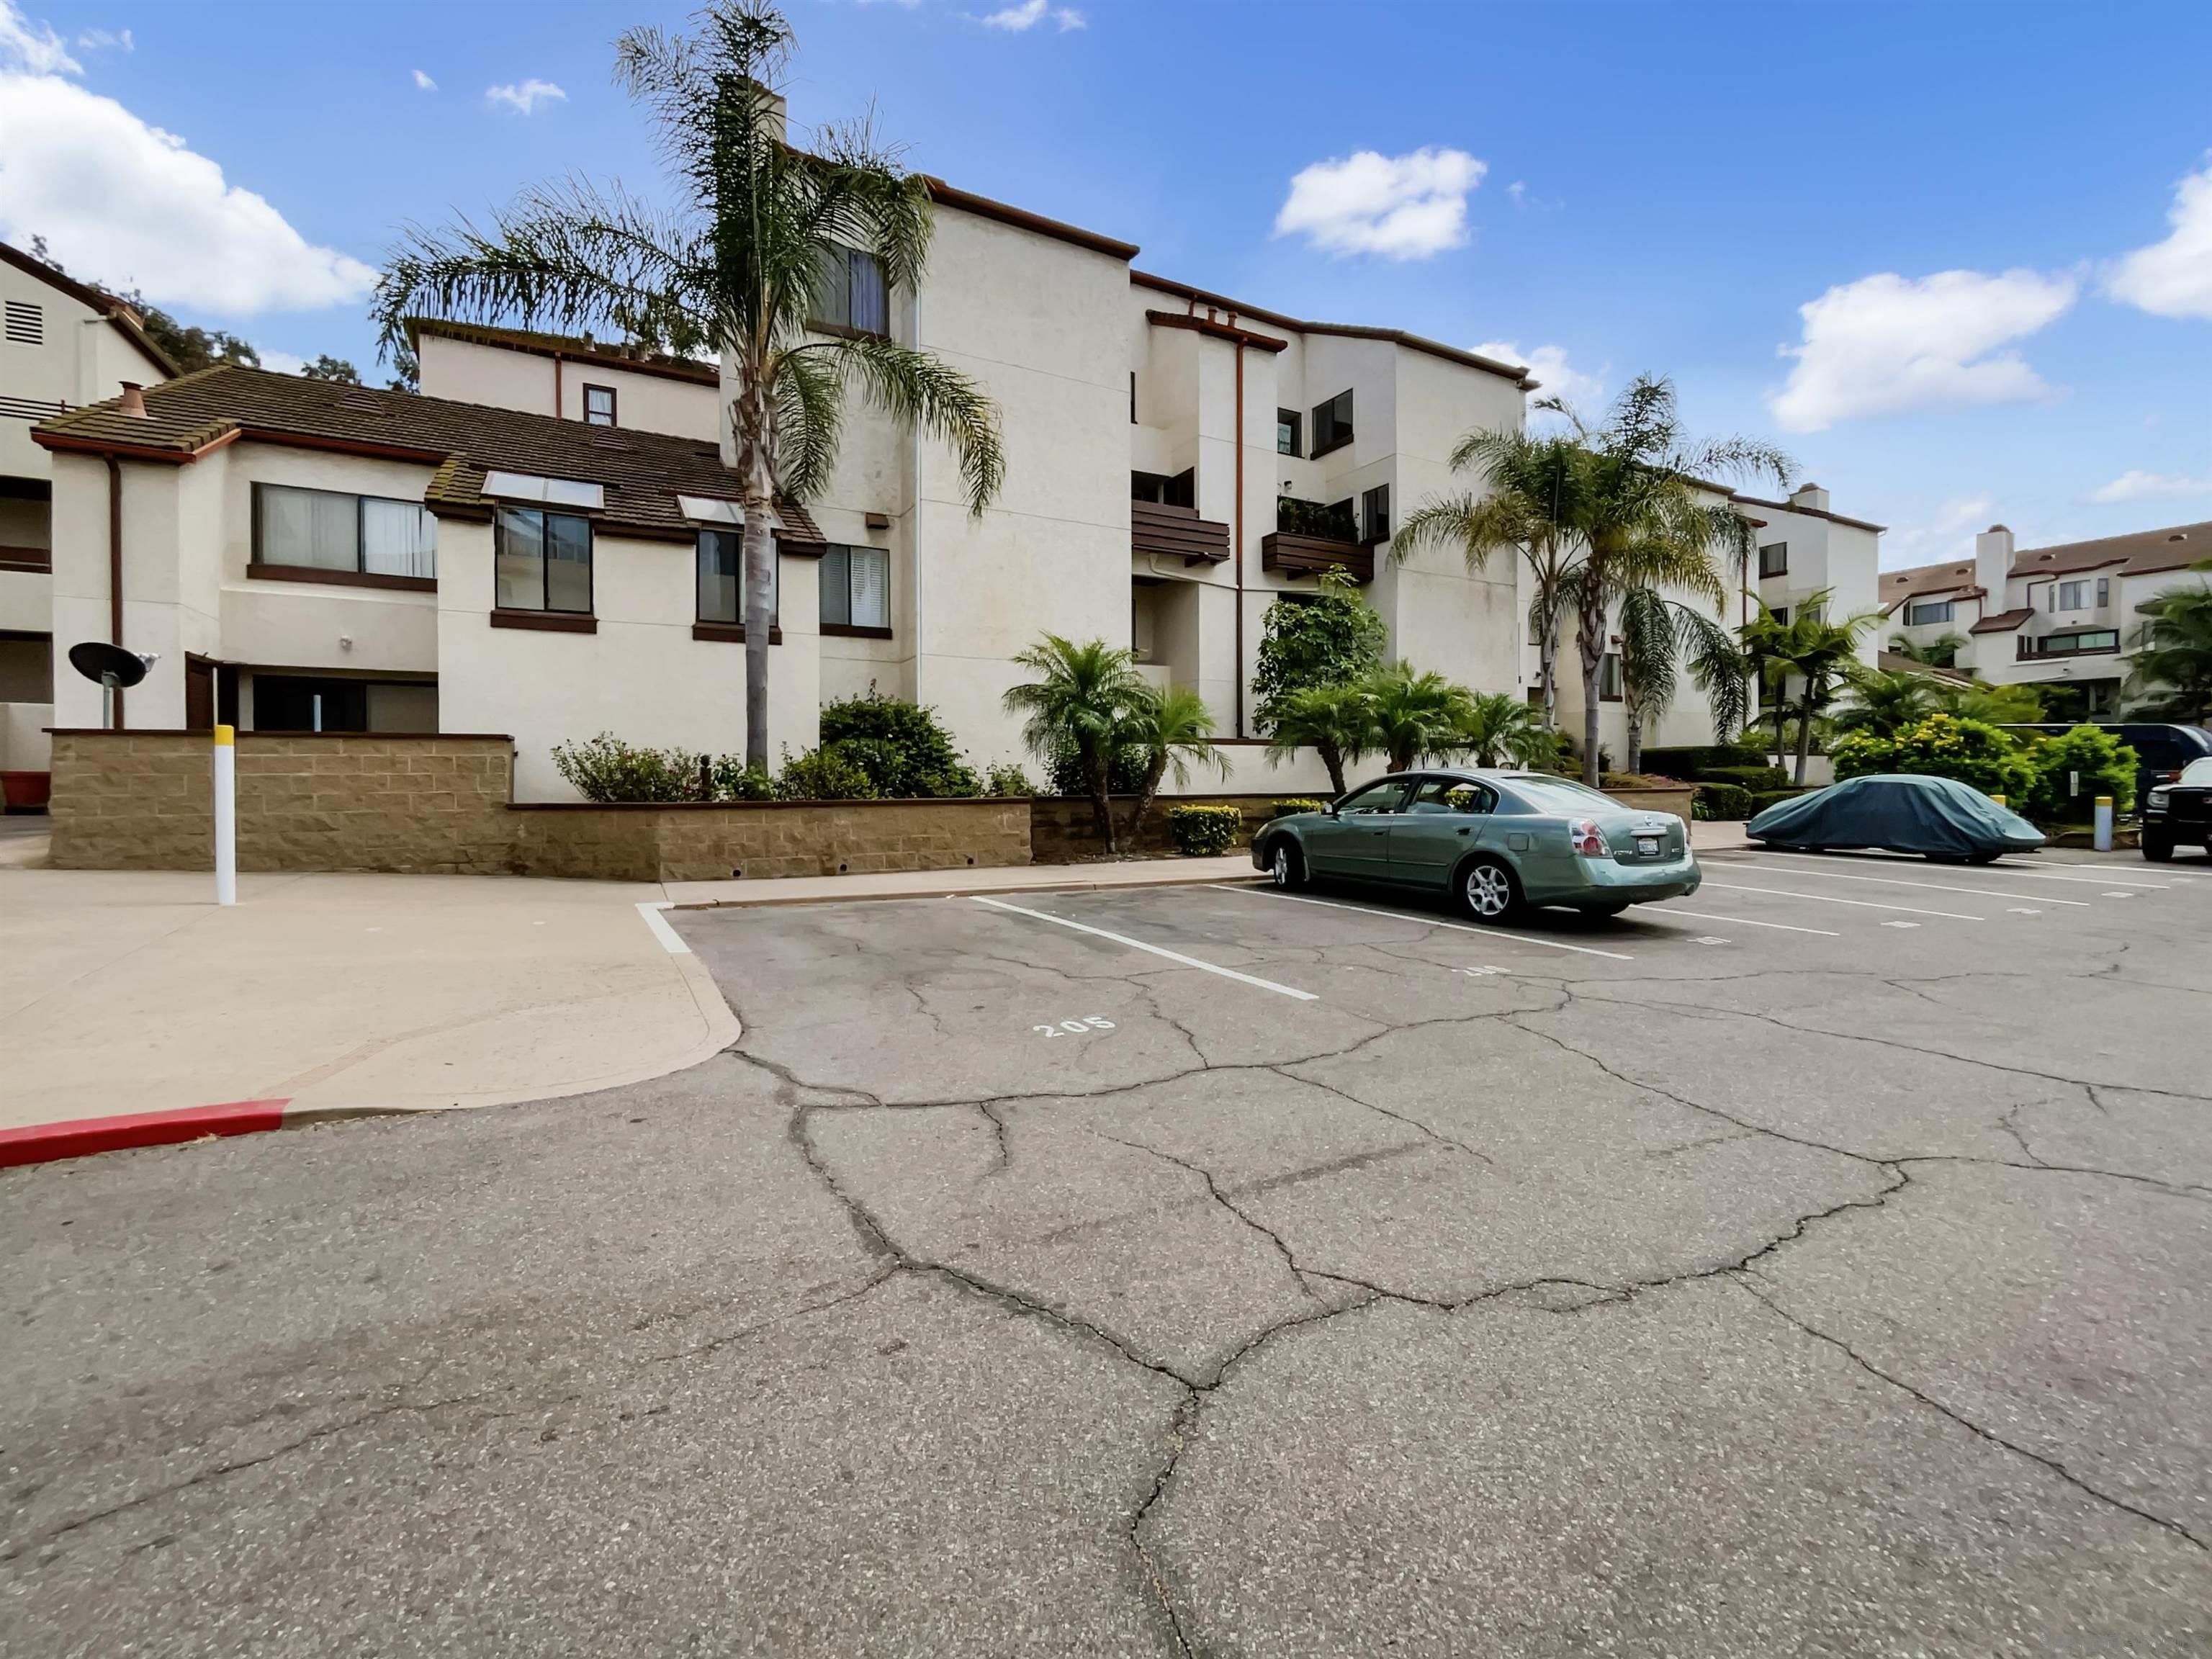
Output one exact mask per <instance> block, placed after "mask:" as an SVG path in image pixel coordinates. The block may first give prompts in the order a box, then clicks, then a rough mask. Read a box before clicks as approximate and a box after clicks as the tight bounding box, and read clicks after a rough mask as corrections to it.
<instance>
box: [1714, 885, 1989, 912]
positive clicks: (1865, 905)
mask: <svg viewBox="0 0 2212 1659" xmlns="http://www.w3.org/2000/svg"><path fill="white" fill-rule="evenodd" d="M1705 885H1706V886H1708V887H1720V888H1725V889H1726V890H1728V891H1729V892H1731V893H1765V894H1766V895H1767V896H1769V897H1771V898H1799V899H1810V900H1812V901H1813V902H1814V903H1815V904H1848V905H1850V906H1851V907H1852V908H1855V909H1859V910H1897V911H1901V912H1903V913H1904V914H1905V915H1908V916H1941V917H1942V918H1943V920H1944V921H1981V920H1983V918H1981V917H1980V916H1962V915H1960V914H1959V913H1958V912H1957V911H1955V910H1921V909H1916V908H1914V907H1912V906H1911V905H1910V904H1876V903H1875V902H1874V901H1873V900H1871V899H1847V898H1837V897H1836V896H1833V895H1832V894H1829V893H1793V892H1790V890H1788V889H1786V888H1782V887H1745V886H1742V885H1741V884H1738V883H1736V882H1733V881H1714V880H1712V879H1711V878H1708V879H1707V880H1706V882H1705Z"/></svg>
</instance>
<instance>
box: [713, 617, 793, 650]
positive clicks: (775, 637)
mask: <svg viewBox="0 0 2212 1659" xmlns="http://www.w3.org/2000/svg"><path fill="white" fill-rule="evenodd" d="M691 637H692V638H693V639H695V640H724V641H728V642H730V643H731V644H733V645H743V644H744V642H745V625H744V623H714V622H695V623H692V624H691ZM768 642H769V644H770V645H781V644H782V643H783V629H781V628H770V629H769V630H768Z"/></svg>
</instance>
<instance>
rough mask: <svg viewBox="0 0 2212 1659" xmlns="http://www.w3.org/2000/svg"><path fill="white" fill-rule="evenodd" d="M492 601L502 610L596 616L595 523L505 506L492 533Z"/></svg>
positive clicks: (530, 509) (564, 514) (567, 515)
mask: <svg viewBox="0 0 2212 1659" xmlns="http://www.w3.org/2000/svg"><path fill="white" fill-rule="evenodd" d="M494 538H495V546H494V558H493V564H494V568H495V573H496V574H495V590H496V591H495V595H494V599H493V603H494V604H495V605H497V606H498V607H499V608H500V609H501V611H558V612H562V613H563V614H565V615H568V616H576V617H588V616H590V615H591V614H592V521H591V520H589V519H580V518H578V517H576V516H575V515H574V513H547V512H544V511H542V510H540V509H539V508H538V507H501V508H500V510H499V520H498V522H497V525H496V526H495V531H494Z"/></svg>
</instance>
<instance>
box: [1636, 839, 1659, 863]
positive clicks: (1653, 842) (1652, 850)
mask: <svg viewBox="0 0 2212 1659" xmlns="http://www.w3.org/2000/svg"><path fill="white" fill-rule="evenodd" d="M1636 851H1637V854H1638V856H1639V857H1642V858H1647V859H1656V858H1657V857H1658V856H1659V837H1658V836H1638V837H1637V838H1636Z"/></svg>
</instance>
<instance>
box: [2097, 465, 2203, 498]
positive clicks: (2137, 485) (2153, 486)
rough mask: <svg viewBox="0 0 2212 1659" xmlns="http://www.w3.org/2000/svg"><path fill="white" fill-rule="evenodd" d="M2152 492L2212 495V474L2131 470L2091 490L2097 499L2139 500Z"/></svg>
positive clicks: (2152, 493) (2157, 493) (2153, 493)
mask: <svg viewBox="0 0 2212 1659" xmlns="http://www.w3.org/2000/svg"><path fill="white" fill-rule="evenodd" d="M2149 495H2212V476H2208V477H2202V478H2191V477H2187V476H2186V475H2185V474H2183V473H2179V472H2144V471H2139V470H2137V471H2127V472H2123V473H2121V474H2120V476H2119V477H2117V478H2115V479H2113V480H2112V483H2108V484H2106V485H2105V486H2103V487H2102V488H2101V489H2096V490H2093V491H2092V492H2091V493H2090V496H2089V499H2090V500H2091V501H2141V500H2142V499H2143V498H2144V497H2146V496H2149Z"/></svg>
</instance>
